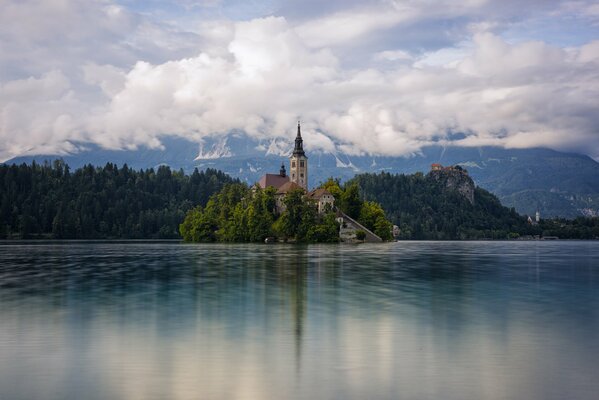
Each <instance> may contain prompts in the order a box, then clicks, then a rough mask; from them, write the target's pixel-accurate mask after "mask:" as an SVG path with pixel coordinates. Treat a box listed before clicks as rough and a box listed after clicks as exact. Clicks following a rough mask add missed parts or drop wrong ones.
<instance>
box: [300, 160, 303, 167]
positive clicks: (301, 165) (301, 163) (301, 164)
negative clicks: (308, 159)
mask: <svg viewBox="0 0 599 400" xmlns="http://www.w3.org/2000/svg"><path fill="white" fill-rule="evenodd" d="M300 168H304V160H301V161H300Z"/></svg>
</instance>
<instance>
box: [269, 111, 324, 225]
mask: <svg viewBox="0 0 599 400" xmlns="http://www.w3.org/2000/svg"><path fill="white" fill-rule="evenodd" d="M258 186H260V187H261V188H262V189H266V188H267V187H269V186H272V187H274V188H275V189H276V190H277V209H278V211H279V212H281V211H283V210H284V204H283V199H284V198H285V195H287V193H289V192H290V191H292V190H295V189H301V190H303V191H304V192H306V193H307V195H306V197H307V198H308V199H310V200H312V201H314V202H315V203H316V205H317V208H318V212H320V213H322V212H324V211H325V210H326V209H327V208H329V207H330V208H332V207H333V204H334V202H335V197H333V195H332V194H331V193H329V192H328V191H327V190H325V189H315V190H312V191H311V192H308V188H309V186H308V157H307V156H306V153H305V151H304V140H303V139H302V132H301V126H300V123H299V122H298V123H297V135H296V137H295V146H294V147H293V152H292V153H291V156H289V174H287V171H286V169H285V164H284V163H283V164H281V169H280V171H279V173H278V174H266V175H264V176H262V178H260V180H259V181H258Z"/></svg>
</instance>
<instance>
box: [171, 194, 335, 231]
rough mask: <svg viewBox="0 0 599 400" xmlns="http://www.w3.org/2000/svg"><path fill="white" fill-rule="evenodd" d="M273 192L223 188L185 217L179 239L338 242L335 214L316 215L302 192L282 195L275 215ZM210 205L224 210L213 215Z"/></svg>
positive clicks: (314, 209)
mask: <svg viewBox="0 0 599 400" xmlns="http://www.w3.org/2000/svg"><path fill="white" fill-rule="evenodd" d="M232 193H236V194H235V195H232ZM275 193H276V191H275V190H274V189H273V188H268V189H266V190H262V189H260V188H259V187H254V188H253V189H252V190H249V189H247V187H245V186H244V185H240V184H233V185H227V186H225V187H224V188H223V190H222V191H221V192H220V193H217V194H215V195H213V196H212V197H211V198H210V200H209V201H208V205H207V206H206V208H205V209H203V210H202V209H201V208H196V209H194V210H192V211H190V212H189V213H188V214H187V216H186V217H185V220H184V221H183V223H182V224H181V226H180V230H181V236H183V238H184V239H185V240H186V241H190V242H210V241H215V240H217V241H223V242H263V241H264V240H265V239H266V238H267V237H270V236H278V237H280V238H281V239H284V240H289V239H291V240H295V241H298V242H337V241H338V240H339V227H338V225H337V221H336V220H335V214H334V213H332V212H330V213H326V214H324V215H319V214H318V212H317V210H316V206H315V205H314V204H313V203H312V202H310V201H307V200H305V199H304V192H303V190H301V189H298V190H293V191H290V192H289V193H288V194H287V196H285V198H284V199H283V203H284V205H285V211H283V213H282V214H281V215H277V213H276V198H275ZM211 205H213V207H214V209H218V210H224V211H221V212H220V214H218V215H216V214H215V215H213V213H212V212H211V211H210V210H209V206H211Z"/></svg>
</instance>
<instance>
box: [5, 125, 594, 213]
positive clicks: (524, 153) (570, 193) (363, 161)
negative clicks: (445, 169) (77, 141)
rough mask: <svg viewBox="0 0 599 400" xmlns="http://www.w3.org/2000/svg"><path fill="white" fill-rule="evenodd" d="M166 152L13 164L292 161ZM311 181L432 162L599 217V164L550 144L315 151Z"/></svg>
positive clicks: (197, 147)
mask: <svg viewBox="0 0 599 400" xmlns="http://www.w3.org/2000/svg"><path fill="white" fill-rule="evenodd" d="M163 144H164V149H149V148H144V147H142V148H139V149H138V150H133V151H123V150H106V149H101V148H99V147H97V146H93V145H88V144H86V145H85V147H86V148H87V150H84V151H81V152H79V153H75V154H69V155H62V156H56V155H36V156H24V157H17V158H13V159H11V160H9V161H7V162H6V163H22V162H25V163H31V162H32V161H34V160H35V161H36V162H43V161H44V160H54V159H63V160H64V161H65V162H66V163H68V164H69V165H70V166H72V167H73V168H77V167H80V166H83V165H85V164H88V163H91V164H93V165H99V166H102V165H104V164H106V163H107V162H111V163H116V164H120V165H123V164H127V165H128V166H129V167H132V168H150V167H158V166H159V165H168V166H170V167H171V168H173V169H180V168H182V169H183V170H184V171H185V172H188V173H189V172H191V171H193V169H194V168H199V169H206V168H216V169H219V170H222V171H224V172H226V173H228V174H230V175H231V176H233V177H236V178H239V179H241V180H242V181H245V182H247V183H252V182H256V181H257V180H258V179H259V178H260V176H261V175H263V174H264V173H267V172H271V173H272V172H273V171H274V172H276V171H278V170H279V168H280V165H281V163H282V162H284V163H287V155H288V154H289V152H290V150H291V148H292V145H291V141H286V140H284V139H282V138H275V139H264V140H255V139H251V138H248V137H247V136H245V135H244V134H241V133H232V134H230V135H228V136H226V137H219V138H206V139H204V140H203V142H202V143H200V144H198V143H193V142H189V141H187V140H185V139H181V138H165V139H164V140H163ZM308 153H309V157H310V169H309V173H310V180H311V186H316V185H317V184H318V183H319V182H323V181H325V180H326V179H327V178H328V177H331V176H333V177H337V178H340V179H341V180H342V181H345V180H348V179H351V178H352V177H353V176H354V175H355V174H357V173H377V172H383V171H384V172H390V173H403V174H410V173H416V172H423V173H427V172H428V171H429V170H430V165H431V164H432V163H441V164H443V165H460V166H461V167H463V168H465V169H467V170H468V172H469V174H470V176H471V177H472V178H473V179H474V181H475V182H476V183H477V185H479V186H481V187H482V188H485V189H487V190H489V191H490V192H492V193H494V194H496V195H497V196H498V197H499V199H500V200H501V202H502V203H503V204H505V205H506V206H508V207H514V208H516V210H517V211H518V212H520V213H522V214H528V215H533V214H534V213H535V212H536V211H537V210H538V211H540V212H541V214H542V215H543V216H544V217H545V216H547V217H549V216H561V217H568V218H574V217H576V216H581V215H586V216H593V215H598V214H599V179H597V178H598V177H599V163H597V162H596V161H595V160H593V159H592V158H590V157H588V156H586V155H582V154H576V153H565V152H560V151H556V150H551V149H545V148H531V149H504V148H499V147H478V148H465V147H455V146H445V147H443V146H440V145H439V146H429V147H424V148H423V149H421V151H420V152H419V153H417V154H412V155H410V156H405V157H386V156H385V157H384V156H371V155H361V156H354V155H348V154H345V153H343V152H323V151H310V149H309V147H308Z"/></svg>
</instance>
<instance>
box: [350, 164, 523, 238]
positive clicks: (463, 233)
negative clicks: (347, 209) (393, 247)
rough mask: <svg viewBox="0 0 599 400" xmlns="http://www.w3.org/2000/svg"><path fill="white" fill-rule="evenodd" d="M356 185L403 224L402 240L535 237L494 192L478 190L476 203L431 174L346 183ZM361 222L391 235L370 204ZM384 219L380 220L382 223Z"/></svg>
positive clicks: (385, 235)
mask: <svg viewBox="0 0 599 400" xmlns="http://www.w3.org/2000/svg"><path fill="white" fill-rule="evenodd" d="M348 185H358V186H359V188H360V190H361V192H362V193H363V196H364V198H366V199H369V200H374V201H376V202H377V203H380V205H381V206H382V208H383V209H385V210H386V211H387V216H388V218H389V219H390V220H391V221H392V222H393V223H395V224H396V225H398V226H399V228H400V239H436V240H445V239H481V238H493V239H504V238H507V237H508V234H509V233H510V232H512V233H518V234H531V233H532V232H533V231H534V229H533V228H532V227H530V226H529V225H528V224H527V223H526V219H525V218H524V217H522V216H520V215H518V214H517V213H516V212H515V211H514V210H513V209H512V210H510V209H508V208H506V207H503V206H502V205H501V203H500V202H499V200H498V199H497V198H496V197H495V196H494V195H492V194H491V193H489V192H487V191H485V190H483V189H480V188H476V189H475V190H474V204H473V205H472V204H470V202H469V201H468V200H467V199H466V198H465V197H463V196H462V195H460V194H459V193H458V192H456V191H453V190H449V189H447V188H445V187H444V185H443V184H442V183H440V182H438V181H436V180H434V179H432V178H431V177H430V176H428V175H423V174H414V175H392V174H389V173H381V174H377V175H375V174H361V175H357V176H356V177H355V178H354V179H352V180H351V181H350V182H348ZM364 204H365V206H364V207H363V209H362V212H361V214H360V219H359V220H360V222H361V223H362V224H364V225H365V226H366V227H368V228H369V229H370V227H371V226H372V224H373V220H374V228H373V231H374V232H375V233H376V234H377V235H379V236H381V237H383V238H389V237H390V236H391V232H390V231H391V225H388V224H385V222H384V221H385V220H384V219H382V218H381V217H380V211H379V210H377V209H376V207H374V206H373V205H372V204H370V203H369V202H368V201H366V202H365V203H364ZM379 219H380V220H379Z"/></svg>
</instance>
